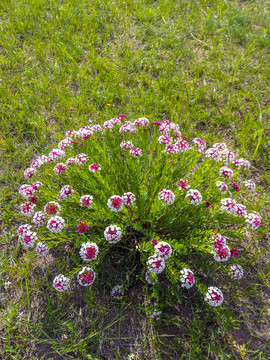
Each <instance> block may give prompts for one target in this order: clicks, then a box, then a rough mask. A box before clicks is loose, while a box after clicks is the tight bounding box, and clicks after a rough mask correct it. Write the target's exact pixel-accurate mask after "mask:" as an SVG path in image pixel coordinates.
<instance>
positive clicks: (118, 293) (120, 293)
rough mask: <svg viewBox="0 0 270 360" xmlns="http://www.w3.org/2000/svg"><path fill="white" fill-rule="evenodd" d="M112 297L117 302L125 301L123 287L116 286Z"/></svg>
mask: <svg viewBox="0 0 270 360" xmlns="http://www.w3.org/2000/svg"><path fill="white" fill-rule="evenodd" d="M111 295H112V297H113V298H114V299H117V300H121V299H123V296H124V289H123V286H122V285H116V286H115V287H114V288H113V289H112V291H111Z"/></svg>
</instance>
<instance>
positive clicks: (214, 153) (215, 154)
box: [205, 148, 221, 161]
mask: <svg viewBox="0 0 270 360" xmlns="http://www.w3.org/2000/svg"><path fill="white" fill-rule="evenodd" d="M205 157H207V158H210V159H213V160H215V161H219V160H220V157H221V152H220V151H219V150H218V149H215V148H210V149H208V150H206V152H205Z"/></svg>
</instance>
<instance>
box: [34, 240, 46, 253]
mask: <svg viewBox="0 0 270 360" xmlns="http://www.w3.org/2000/svg"><path fill="white" fill-rule="evenodd" d="M36 252H37V254H38V255H40V256H46V255H47V254H48V252H49V248H48V246H47V245H45V244H43V242H41V241H40V242H38V243H37V246H36Z"/></svg>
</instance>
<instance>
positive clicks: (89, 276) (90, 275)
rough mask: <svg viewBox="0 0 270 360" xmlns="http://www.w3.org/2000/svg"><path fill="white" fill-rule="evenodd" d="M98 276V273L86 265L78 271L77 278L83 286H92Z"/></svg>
mask: <svg viewBox="0 0 270 360" xmlns="http://www.w3.org/2000/svg"><path fill="white" fill-rule="evenodd" d="M95 278H96V273H95V272H94V270H93V269H91V268H90V267H87V266H84V267H83V268H82V270H81V271H80V272H79V273H78V275H77V279H78V282H79V284H80V285H81V286H90V285H92V284H93V282H94V280H95Z"/></svg>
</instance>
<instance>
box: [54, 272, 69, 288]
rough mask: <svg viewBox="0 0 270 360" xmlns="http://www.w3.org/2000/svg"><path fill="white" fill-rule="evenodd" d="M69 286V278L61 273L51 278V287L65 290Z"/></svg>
mask: <svg viewBox="0 0 270 360" xmlns="http://www.w3.org/2000/svg"><path fill="white" fill-rule="evenodd" d="M69 286H70V279H68V278H67V277H65V276H64V275H62V274H60V275H57V276H56V277H55V278H54V280H53V287H54V288H55V290H57V291H60V292H62V291H65V290H67V289H68V288H69Z"/></svg>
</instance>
